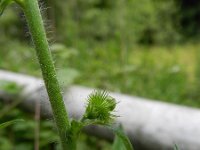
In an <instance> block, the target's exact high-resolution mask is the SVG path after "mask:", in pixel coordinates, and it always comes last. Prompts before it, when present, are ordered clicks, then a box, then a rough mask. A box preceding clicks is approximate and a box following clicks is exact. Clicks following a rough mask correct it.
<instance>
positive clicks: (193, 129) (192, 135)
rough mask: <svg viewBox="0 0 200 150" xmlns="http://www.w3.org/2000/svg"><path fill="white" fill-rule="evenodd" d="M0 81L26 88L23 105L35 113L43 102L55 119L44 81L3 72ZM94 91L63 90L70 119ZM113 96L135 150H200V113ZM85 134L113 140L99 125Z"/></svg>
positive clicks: (43, 108) (47, 113)
mask: <svg viewBox="0 0 200 150" xmlns="http://www.w3.org/2000/svg"><path fill="white" fill-rule="evenodd" d="M0 80H7V81H11V82H15V83H16V84H17V85H20V86H23V87H24V89H23V92H22V94H21V97H22V98H23V99H24V100H23V102H22V105H23V106H25V108H27V109H28V110H30V111H34V104H35V102H36V101H40V104H41V112H42V115H43V116H46V117H52V113H51V108H50V104H49V102H48V97H47V93H46V90H45V88H44V84H43V81H42V80H41V79H37V78H35V77H31V76H27V75H22V74H17V73H12V72H8V71H3V70H2V71H0ZM93 90H94V89H91V88H86V87H81V86H71V87H69V88H67V89H65V90H64V93H63V94H64V100H65V104H66V106H67V108H68V111H69V115H70V117H74V118H80V117H81V116H82V114H83V113H84V111H85V105H86V98H87V96H88V95H89V94H90V93H91V92H92V91H93ZM4 94H5V93H4ZM110 95H111V96H113V97H114V98H115V99H116V100H117V101H118V102H119V103H118V105H117V108H116V112H115V114H116V115H117V116H120V117H117V118H116V122H117V123H121V124H122V125H123V127H124V129H125V132H126V133H127V134H128V136H129V138H130V140H131V141H132V143H133V144H134V147H135V149H136V150H173V147H174V145H175V144H176V145H178V147H179V149H180V150H200V110H198V109H194V108H189V107H184V106H178V105H173V104H168V103H163V102H158V101H152V100H147V99H144V98H138V97H133V96H128V95H124V94H118V93H112V92H111V93H110ZM0 97H3V94H2V93H0ZM86 132H87V133H89V134H93V135H97V136H101V137H104V138H108V139H110V138H112V134H110V132H108V131H107V130H106V129H105V128H102V127H98V126H95V127H94V126H91V127H88V128H87V129H86Z"/></svg>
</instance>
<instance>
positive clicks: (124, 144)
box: [112, 125, 133, 150]
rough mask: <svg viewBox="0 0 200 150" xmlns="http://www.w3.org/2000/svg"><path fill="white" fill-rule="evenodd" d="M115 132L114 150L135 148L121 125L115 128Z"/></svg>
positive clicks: (131, 149)
mask: <svg viewBox="0 0 200 150" xmlns="http://www.w3.org/2000/svg"><path fill="white" fill-rule="evenodd" d="M113 131H114V132H115V134H116V135H115V140H114V143H113V146H112V150H133V146H132V144H131V142H130V140H129V139H128V138H127V136H126V134H125V133H124V131H123V128H122V126H121V125H120V126H119V127H118V128H114V129H113Z"/></svg>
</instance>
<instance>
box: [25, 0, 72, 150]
mask: <svg viewBox="0 0 200 150" xmlns="http://www.w3.org/2000/svg"><path fill="white" fill-rule="evenodd" d="M23 9H24V13H25V16H26V19H27V22H28V26H29V30H30V32H31V35H32V39H33V42H34V45H35V49H36V54H37V57H38V60H39V64H40V67H41V70H42V75H43V79H44V82H45V86H46V89H47V92H48V96H49V100H50V103H51V107H52V111H53V116H54V120H55V122H56V125H57V129H58V132H59V135H60V139H61V143H62V147H63V149H64V150H66V149H70V147H71V146H70V141H69V140H68V139H67V138H66V134H67V132H68V131H69V129H70V122H69V118H68V114H67V111H66V108H65V105H64V101H63V97H62V94H61V91H60V87H59V84H58V80H57V78H56V72H55V67H54V64H53V60H52V56H51V52H50V50H49V45H48V41H47V38H46V33H45V29H44V25H43V21H42V16H41V13H40V10H39V5H38V2H37V0H24V1H23Z"/></svg>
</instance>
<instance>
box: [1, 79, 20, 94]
mask: <svg viewBox="0 0 200 150" xmlns="http://www.w3.org/2000/svg"><path fill="white" fill-rule="evenodd" d="M0 90H1V91H6V92H7V93H9V94H13V95H18V94H19V93H20V92H21V90H22V87H20V86H18V85H17V84H16V83H14V82H9V81H4V80H0Z"/></svg>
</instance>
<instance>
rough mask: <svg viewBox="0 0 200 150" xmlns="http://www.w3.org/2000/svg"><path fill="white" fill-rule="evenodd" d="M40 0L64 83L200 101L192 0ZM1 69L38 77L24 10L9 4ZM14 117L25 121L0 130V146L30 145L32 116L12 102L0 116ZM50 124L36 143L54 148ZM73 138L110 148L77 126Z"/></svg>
mask: <svg viewBox="0 0 200 150" xmlns="http://www.w3.org/2000/svg"><path fill="white" fill-rule="evenodd" d="M40 4H41V10H42V14H43V18H44V20H45V27H46V31H47V36H48V39H49V43H50V45H51V51H52V54H53V58H54V60H55V66H56V69H57V70H58V71H61V72H62V75H61V76H62V77H66V78H70V79H69V82H70V83H71V84H72V83H73V84H78V85H83V86H87V87H95V88H100V89H105V90H109V91H114V92H120V93H126V94H129V95H134V96H140V97H146V98H149V99H156V100H161V101H166V102H169V103H176V104H179V105H187V106H192V107H200V51H199V50H200V44H199V40H200V1H199V0H190V1H188V0H140V1H138V0H84V1H83V0H56V1H55V0H41V1H40ZM0 69H4V70H9V71H14V72H20V73H25V74H29V75H33V76H37V77H41V73H40V69H39V65H38V62H37V59H36V56H35V52H34V49H33V44H32V42H31V38H30V34H29V31H28V27H27V24H26V21H25V17H24V14H23V12H22V10H21V9H20V8H19V7H18V6H16V5H12V6H11V7H9V8H8V9H6V11H5V12H4V14H3V15H2V16H1V17H0ZM0 107H1V108H4V107H5V105H4V104H2V103H0ZM13 118H27V119H28V121H27V122H26V124H16V125H13V126H11V127H9V128H7V129H6V130H3V131H2V130H1V131H0V147H3V146H4V147H3V149H2V150H10V149H13V147H15V148H14V149H15V150H29V149H30V150H31V149H33V147H34V144H33V143H34V134H33V133H34V128H35V121H34V116H32V115H31V114H27V113H25V112H23V111H22V110H21V109H19V108H18V107H17V106H16V107H15V108H12V109H11V110H9V111H7V113H6V114H5V115H4V116H2V117H1V118H0V122H5V121H6V120H10V119H13ZM52 126H53V125H52V122H51V121H48V120H43V121H41V124H40V128H41V130H40V148H43V149H48V150H49V149H59V148H56V147H57V145H56V144H55V143H56V141H57V136H56V133H55V132H54V131H52V130H51V128H52ZM22 141H23V142H22ZM79 145H80V147H82V148H81V149H83V147H85V149H88V150H89V149H109V148H110V144H109V143H108V142H106V141H104V140H97V139H96V138H95V137H89V136H87V135H84V134H83V135H81V138H80V142H79Z"/></svg>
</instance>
